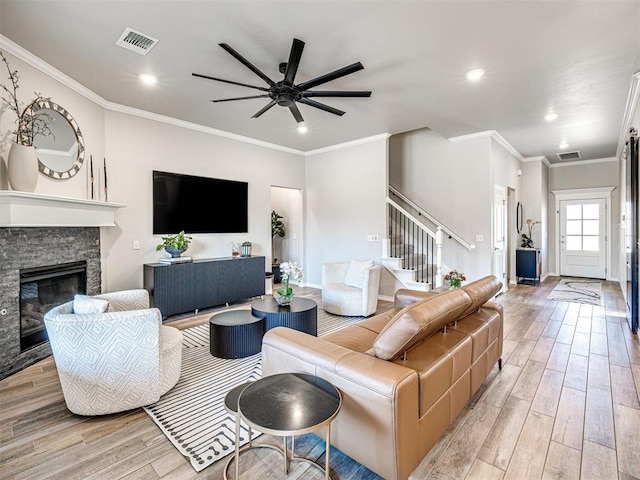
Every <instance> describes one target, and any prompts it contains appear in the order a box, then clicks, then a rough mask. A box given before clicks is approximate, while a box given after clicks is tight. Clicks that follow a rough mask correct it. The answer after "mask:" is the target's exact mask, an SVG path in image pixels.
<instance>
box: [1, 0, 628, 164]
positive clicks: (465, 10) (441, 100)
mask: <svg viewBox="0 0 640 480" xmlns="http://www.w3.org/2000/svg"><path fill="white" fill-rule="evenodd" d="M126 27H131V28H133V29H135V30H138V31H140V32H143V33H145V34H147V35H150V36H152V37H155V38H157V39H159V40H160V42H159V43H158V45H157V46H156V47H155V48H154V49H153V50H152V51H151V52H150V53H149V54H148V55H147V56H140V55H138V54H135V53H132V52H130V51H128V50H124V49H122V48H119V47H117V46H116V45H115V42H116V40H117V39H118V38H119V37H120V35H121V34H122V32H123V31H124V29H125V28H126ZM0 33H2V34H3V35H4V36H6V37H8V38H10V39H11V40H13V41H14V42H16V43H17V44H19V45H20V46H22V47H24V48H26V49H27V50H29V51H30V52H32V53H34V54H35V55H37V56H38V57H40V58H42V59H43V60H44V61H46V62H48V63H50V64H51V65H53V66H54V67H56V68H58V69H59V70H61V71H63V72H64V73H66V74H67V75H69V76H70V77H72V78H73V79H75V80H77V81H78V82H80V83H81V84H83V85H84V86H86V87H88V88H89V89H91V90H93V91H94V92H96V93H97V94H98V95H100V96H102V97H103V98H104V99H106V100H108V101H110V102H114V103H118V104H123V105H127V106H131V107H135V108H139V109H143V110H147V111H150V112H155V113H159V114H163V115H167V116H170V117H174V118H177V119H181V120H185V121H189V122H194V123H196V124H201V125H205V126H209V127H213V128H217V129H220V130H225V131H228V132H232V133H236V134H240V135H244V136H248V137H251V138H255V139H258V140H263V141H266V142H271V143H274V144H277V145H281V146H286V147H290V148H294V149H297V150H302V151H309V150H314V149H317V148H321V147H325V146H329V145H335V144H339V143H342V142H346V141H350V140H355V139H359V138H363V137H368V136H371V135H376V134H380V133H385V132H388V133H399V132H404V131H408V130H413V129H417V128H423V127H430V128H432V129H434V130H436V131H438V132H439V133H441V134H442V135H444V136H446V137H453V136H459V135H467V134H473V133H476V132H481V131H486V130H496V131H497V132H498V133H499V134H500V135H502V136H503V137H504V138H505V139H506V140H507V141H508V142H509V143H511V144H512V145H513V146H514V147H515V148H516V149H517V150H518V151H519V152H520V153H521V154H522V155H523V156H524V157H532V156H540V155H545V156H546V157H547V158H548V159H549V160H550V161H552V162H553V161H555V160H556V153H557V152H559V151H560V150H559V148H558V145H559V144H560V142H561V141H562V140H566V141H567V142H568V143H569V148H568V149H567V150H568V151H572V150H580V152H581V154H582V159H585V160H587V159H597V158H606V157H612V156H615V154H616V147H617V142H618V136H619V133H620V128H621V125H622V119H623V114H624V111H625V105H626V101H627V96H628V92H629V87H630V85H631V78H632V74H633V73H634V72H636V71H638V70H639V69H640V2H639V1H615V0H612V1H515V0H514V1H502V2H500V1H489V0H478V1H467V2H458V1H417V0H415V1H393V0H387V1H373V0H368V1H367V0H360V1H314V0H297V1H271V0H261V1H251V2H250V1H244V0H233V1H184V0H183V1H149V0H146V1H94V0H85V1H82V2H80V1H72V0H42V1H34V0H0ZM294 37H295V38H299V39H301V40H303V41H304V42H306V46H305V49H304V53H303V55H302V61H301V63H300V68H299V70H298V74H297V77H296V83H300V82H302V81H305V80H309V79H311V78H314V77H316V76H319V75H322V74H324V73H327V72H330V71H333V70H335V69H337V68H340V67H343V66H345V65H348V64H351V63H353V62H356V61H361V62H362V63H363V65H364V67H365V69H364V70H362V71H360V72H357V73H354V74H352V75H349V76H346V77H343V78H341V79H338V80H335V81H333V82H330V83H327V84H325V85H323V86H322V87H317V88H316V89H327V90H329V89H331V90H339V89H350V90H372V91H373V94H372V97H371V98H369V99H366V98H353V99H328V98H327V99H318V100H320V101H323V102H324V103H326V104H328V105H331V106H333V107H336V108H339V109H341V110H345V111H346V112H347V113H346V114H345V115H344V116H343V117H338V116H335V115H332V114H329V113H325V112H322V111H320V110H317V109H315V108H312V107H309V106H306V105H300V110H301V112H302V115H303V116H304V117H305V120H306V122H307V124H308V125H309V132H308V133H307V134H306V135H301V134H299V133H298V132H297V131H296V128H295V127H296V123H295V121H294V119H293V117H292V116H291V114H290V113H289V111H288V109H286V108H282V107H274V108H272V109H271V110H269V111H268V112H267V113H265V114H264V115H262V116H261V117H260V118H258V119H252V118H250V117H251V116H252V115H253V114H254V113H255V112H257V111H258V110H260V109H261V108H262V107H263V106H264V105H266V103H267V101H266V99H254V100H243V101H237V102H228V103H217V104H214V103H211V102H209V100H211V99H214V98H215V99H217V98H225V97H236V96H246V95H254V94H256V93H259V92H257V91H256V90H252V89H248V88H245V87H240V86H234V85H227V84H223V83H219V82H213V81H209V80H204V79H199V78H195V77H192V75H191V73H192V72H197V73H203V74H207V75H211V76H217V77H222V78H225V79H230V80H235V81H238V82H243V83H248V84H252V85H256V86H264V85H265V84H264V83H263V82H262V80H261V79H260V78H258V77H257V76H256V75H255V74H253V73H252V72H251V71H249V70H248V69H247V68H246V67H244V66H243V65H242V64H240V63H239V62H238V61H237V60H235V59H234V58H233V57H232V56H231V55H229V54H228V53H227V52H225V51H224V50H223V49H222V48H220V47H219V46H218V43H222V42H224V43H228V44H229V45H231V46H232V47H233V48H235V49H236V50H237V51H238V52H240V53H241V54H242V55H243V56H244V57H246V58H247V59H248V60H249V61H251V62H252V63H254V64H255V65H256V66H257V67H258V68H260V69H261V70H262V71H263V72H265V73H266V74H267V75H268V76H270V77H272V78H274V79H275V80H276V81H277V80H279V79H281V78H282V75H281V74H279V73H278V63H280V62H284V61H286V60H287V59H288V56H289V49H290V48H291V42H292V39H293V38H294ZM478 67H481V68H483V69H485V70H486V75H485V77H484V78H483V79H482V80H480V81H479V82H477V83H470V82H469V81H467V80H466V78H465V76H464V74H465V72H466V71H468V70H470V69H472V68H478ZM143 72H145V73H153V74H154V75H156V76H157V77H158V78H159V83H158V84H157V85H156V86H155V87H153V88H149V87H145V86H143V85H142V84H141V83H140V82H139V81H138V79H137V75H138V74H139V73H143ZM43 93H46V92H43ZM53 100H54V101H55V99H53ZM549 111H555V112H557V113H558V114H559V115H560V116H559V118H558V119H557V120H556V121H555V122H553V123H547V122H545V120H544V118H543V117H544V115H545V114H546V113H548V112H549Z"/></svg>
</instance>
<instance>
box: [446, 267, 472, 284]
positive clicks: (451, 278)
mask: <svg viewBox="0 0 640 480" xmlns="http://www.w3.org/2000/svg"><path fill="white" fill-rule="evenodd" d="M444 279H445V280H447V281H448V282H449V287H451V288H459V287H460V285H462V282H465V281H466V280H467V277H465V276H464V273H460V272H458V271H457V270H451V271H450V272H449V273H447V274H446V275H445V276H444Z"/></svg>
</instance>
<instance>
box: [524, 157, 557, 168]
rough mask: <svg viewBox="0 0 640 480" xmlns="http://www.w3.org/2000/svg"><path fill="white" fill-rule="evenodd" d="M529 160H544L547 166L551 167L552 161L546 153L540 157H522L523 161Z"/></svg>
mask: <svg viewBox="0 0 640 480" xmlns="http://www.w3.org/2000/svg"><path fill="white" fill-rule="evenodd" d="M527 162H542V163H544V164H545V165H546V166H547V167H551V162H550V161H549V159H548V158H547V157H545V156H544V155H540V156H538V157H527V158H523V159H522V163H527Z"/></svg>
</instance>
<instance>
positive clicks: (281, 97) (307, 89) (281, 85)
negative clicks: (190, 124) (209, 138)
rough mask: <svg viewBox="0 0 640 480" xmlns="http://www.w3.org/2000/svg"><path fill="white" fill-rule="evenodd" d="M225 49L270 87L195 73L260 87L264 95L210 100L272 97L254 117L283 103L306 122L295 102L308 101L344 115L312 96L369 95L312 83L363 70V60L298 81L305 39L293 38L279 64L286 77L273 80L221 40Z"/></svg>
mask: <svg viewBox="0 0 640 480" xmlns="http://www.w3.org/2000/svg"><path fill="white" fill-rule="evenodd" d="M219 45H220V46H221V47H222V48H223V49H224V50H226V51H227V52H228V53H229V54H230V55H231V56H233V57H234V58H235V59H236V60H238V61H239V62H240V63H242V64H243V65H244V66H245V67H247V68H248V69H249V70H251V71H252V72H253V73H255V74H256V75H258V76H259V77H260V78H261V79H262V80H264V81H265V82H266V83H267V85H268V87H256V86H254V85H248V84H246V83H240V82H235V81H233V80H224V79H222V78H217V77H211V76H209V75H203V74H200V73H192V75H193V76H194V77H201V78H207V79H209V80H215V81H217V82H224V83H230V84H232V85H240V86H242V87H249V88H254V89H256V90H261V91H262V92H265V93H263V94H261V95H252V96H247V97H236V98H223V99H220V100H211V101H212V102H231V101H235V100H248V99H253V98H270V99H271V101H270V102H269V103H268V104H267V105H265V106H264V107H263V108H261V109H260V110H259V111H258V112H256V113H255V114H254V115H253V116H252V117H251V118H258V117H259V116H260V115H262V114H263V113H265V112H266V111H267V110H269V109H270V108H271V107H273V106H274V105H280V106H281V107H287V108H288V109H289V110H290V111H291V114H292V115H293V117H294V118H295V119H296V122H298V124H301V123H302V122H304V118H303V117H302V114H301V113H300V110H299V109H298V106H297V105H296V102H299V103H304V104H305V105H309V106H311V107H315V108H319V109H320V110H324V111H325V112H329V113H333V114H334V115H339V116H342V115H344V113H345V112H343V111H342V110H338V109H337V108H333V107H330V106H329V105H325V104H324V103H320V102H317V101H316V100H313V99H312V98H313V97H316V98H317V97H343V98H344V97H370V96H371V92H370V91H333V90H316V91H312V90H311V89H312V88H313V87H317V86H318V85H322V84H324V83H327V82H330V81H332V80H335V79H337V78H340V77H344V76H345V75H349V74H351V73H354V72H357V71H358V70H362V69H363V68H364V67H363V66H362V63H360V62H356V63H352V64H351V65H347V66H346V67H342V68H339V69H338V70H334V71H333V72H330V73H326V74H324V75H320V76H319V77H316V78H314V79H312V80H308V81H306V82H302V83H299V84H297V85H296V84H295V78H296V73H297V71H298V65H299V64H300V58H301V57H302V50H303V49H304V42H303V41H302V40H298V39H297V38H294V39H293V44H292V45H291V52H290V53H289V61H288V62H286V63H284V62H283V63H281V64H280V65H279V71H280V73H282V74H284V78H283V79H282V80H280V81H279V82H274V81H273V80H272V79H271V78H269V77H268V76H267V75H265V74H264V73H263V72H262V71H260V70H259V69H258V68H257V67H256V66H255V65H253V64H252V63H251V62H249V61H248V60H247V59H246V58H244V57H243V56H242V55H240V54H239V53H238V52H237V51H235V50H234V49H233V48H231V47H230V46H229V45H227V44H226V43H220V44H219Z"/></svg>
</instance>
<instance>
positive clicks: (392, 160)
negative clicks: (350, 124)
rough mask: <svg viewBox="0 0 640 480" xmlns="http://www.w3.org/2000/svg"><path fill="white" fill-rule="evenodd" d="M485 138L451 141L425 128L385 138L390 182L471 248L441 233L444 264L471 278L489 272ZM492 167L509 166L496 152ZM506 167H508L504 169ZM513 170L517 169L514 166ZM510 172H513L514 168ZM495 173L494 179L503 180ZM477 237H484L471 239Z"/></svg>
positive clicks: (488, 182)
mask: <svg viewBox="0 0 640 480" xmlns="http://www.w3.org/2000/svg"><path fill="white" fill-rule="evenodd" d="M491 151H492V143H491V139H490V137H480V138H475V139H470V140H467V141H464V142H460V143H452V142H450V141H449V140H448V139H447V138H445V137H443V136H442V135H440V134H439V133H437V132H435V131H433V130H430V129H428V128H425V129H420V130H414V131H411V132H406V133H402V134H397V135H393V136H392V137H391V138H390V141H389V180H390V184H391V185H392V186H393V187H395V188H396V189H398V190H399V191H400V192H402V193H403V194H404V195H406V196H407V197H409V198H410V199H412V200H413V201H414V202H415V203H416V204H418V205H419V206H420V207H422V208H423V209H424V210H426V211H427V212H429V213H430V214H431V215H433V216H434V217H435V218H437V219H438V220H439V221H441V222H442V223H443V224H445V225H446V226H447V227H448V228H450V229H451V230H453V231H454V232H456V233H457V234H458V235H459V236H461V237H462V238H463V239H464V240H466V241H467V242H468V243H470V244H476V250H475V251H474V252H469V251H468V250H467V249H466V248H464V247H462V246H461V245H459V244H458V243H457V242H455V241H454V240H451V239H448V238H447V236H446V235H445V239H444V246H443V262H444V264H445V265H447V266H449V267H451V268H455V269H457V270H459V271H462V272H464V273H465V275H466V276H467V278H469V279H470V280H475V279H477V278H481V277H483V276H486V275H489V274H491V273H492V272H493V260H492V259H493V246H492V244H491V235H492V229H491V225H492V223H491V206H492V202H493V184H492V181H493V180H492V173H491ZM496 163H497V165H501V164H502V163H506V164H509V165H510V163H511V161H510V160H505V159H504V158H502V157H501V155H499V154H497V155H496ZM509 168H511V167H509ZM516 171H517V169H516ZM514 174H515V172H514ZM500 175H502V174H500V173H496V179H498V180H500V181H505V182H506V177H507V176H508V177H510V176H511V174H505V178H504V179H501V178H500ZM476 235H482V236H483V238H484V241H482V242H476V241H475V238H476Z"/></svg>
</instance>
